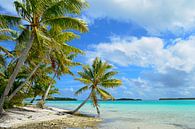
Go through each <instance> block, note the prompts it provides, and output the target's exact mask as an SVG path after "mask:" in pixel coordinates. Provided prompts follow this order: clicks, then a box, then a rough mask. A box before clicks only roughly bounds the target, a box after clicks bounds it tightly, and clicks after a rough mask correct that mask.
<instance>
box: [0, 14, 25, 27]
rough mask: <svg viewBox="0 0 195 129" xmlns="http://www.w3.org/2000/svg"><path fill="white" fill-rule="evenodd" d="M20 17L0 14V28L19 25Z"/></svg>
mask: <svg viewBox="0 0 195 129" xmlns="http://www.w3.org/2000/svg"><path fill="white" fill-rule="evenodd" d="M20 22H21V18H20V17H16V16H9V15H3V14H0V28H8V27H9V26H11V27H12V26H15V25H19V24H20Z"/></svg>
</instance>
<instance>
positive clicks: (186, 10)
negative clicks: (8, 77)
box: [0, 0, 195, 99]
mask: <svg viewBox="0 0 195 129" xmlns="http://www.w3.org/2000/svg"><path fill="white" fill-rule="evenodd" d="M11 1H13V0H0V6H1V8H3V9H1V12H3V13H5V12H6V13H10V14H14V12H13V11H14V9H13V5H12V4H11ZM88 2H89V3H90V8H89V9H87V10H85V11H84V12H83V14H82V16H81V17H82V18H83V19H85V20H86V21H87V22H88V24H89V29H90V31H89V32H88V33H86V34H82V35H81V38H80V39H79V40H74V41H73V42H71V43H70V44H71V45H73V46H75V47H78V48H80V49H82V50H84V51H85V52H86V55H85V56H79V58H77V60H78V61H81V62H82V63H91V61H92V60H93V59H94V58H95V57H96V56H99V57H101V58H102V59H103V60H106V61H108V62H110V63H111V64H113V65H114V69H116V70H117V71H119V74H118V75H117V77H118V78H120V79H121V80H122V81H123V85H122V86H121V87H119V88H117V89H111V90H109V91H110V92H111V93H112V94H113V95H114V96H115V97H116V98H120V97H129V98H141V99H158V98H160V97H195V78H194V76H195V54H194V52H195V33H194V32H195V8H194V5H195V1H194V0H188V1H186V0H171V1H170V0H158V1H157V0H106V1H105V0H88ZM0 45H4V46H6V47H8V48H13V47H14V45H13V44H12V43H0ZM78 70H81V68H80V67H77V68H74V69H73V71H74V72H75V73H76V71H78ZM56 86H57V87H58V88H60V91H61V95H60V96H66V97H75V96H74V92H75V91H76V90H77V89H78V88H80V87H81V86H82V84H81V83H79V82H76V81H74V80H73V78H72V77H71V76H68V75H66V76H63V77H62V78H61V79H60V80H57V84H56ZM86 94H87V93H86ZM86 94H84V95H81V96H79V97H78V98H79V99H83V98H84V97H85V96H86Z"/></svg>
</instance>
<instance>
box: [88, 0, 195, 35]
mask: <svg viewBox="0 0 195 129" xmlns="http://www.w3.org/2000/svg"><path fill="white" fill-rule="evenodd" d="M89 3H90V5H91V6H90V9H89V10H88V12H87V13H88V16H89V17H92V18H104V17H108V18H112V19H116V20H121V21H134V22H136V23H138V24H139V25H141V26H143V27H145V28H146V29H147V30H149V31H150V32H151V33H159V31H160V32H162V31H167V30H169V31H172V32H175V33H183V32H185V31H186V30H191V29H192V28H194V27H195V24H194V23H195V8H194V5H195V1H194V0H89Z"/></svg>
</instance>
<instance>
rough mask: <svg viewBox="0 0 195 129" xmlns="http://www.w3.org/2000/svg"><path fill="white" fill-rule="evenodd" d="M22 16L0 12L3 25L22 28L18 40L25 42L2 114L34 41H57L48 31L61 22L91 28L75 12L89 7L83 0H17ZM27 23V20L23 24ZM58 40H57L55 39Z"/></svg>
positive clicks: (0, 106) (68, 26) (80, 28)
mask: <svg viewBox="0 0 195 129" xmlns="http://www.w3.org/2000/svg"><path fill="white" fill-rule="evenodd" d="M14 5H15V8H16V11H17V13H18V16H9V15H3V14H0V21H1V22H0V28H10V27H13V26H16V27H18V25H20V26H19V27H20V28H22V32H21V34H20V36H19V38H18V43H21V44H23V45H24V47H23V48H22V51H21V53H20V57H19V59H18V61H17V64H16V66H15V69H14V70H13V73H12V75H11V76H10V77H9V81H8V83H7V86H6V87H5V90H4V92H3V94H2V95H1V98H0V115H2V113H3V105H4V101H5V98H7V96H8V94H9V91H10V89H11V88H12V87H13V83H14V81H15V79H16V76H17V75H18V73H19V72H20V69H21V67H22V66H23V64H24V62H25V60H26V58H27V56H28V53H29V51H30V49H31V47H32V46H33V45H34V44H36V43H37V44H39V45H40V46H44V45H46V46H49V45H50V44H52V43H54V41H53V40H52V39H51V38H50V37H49V36H48V35H47V34H46V31H47V29H48V28H53V27H55V26H58V27H59V28H60V29H62V30H64V31H67V30H78V31H80V32H87V31H88V29H87V26H86V23H85V22H84V21H82V20H80V19H78V18H73V17H70V16H74V15H75V14H76V15H77V14H80V13H81V10H82V9H83V8H85V7H87V4H86V2H83V0H22V2H20V1H15V2H14ZM22 23H23V24H22ZM55 43H57V42H56V41H55Z"/></svg>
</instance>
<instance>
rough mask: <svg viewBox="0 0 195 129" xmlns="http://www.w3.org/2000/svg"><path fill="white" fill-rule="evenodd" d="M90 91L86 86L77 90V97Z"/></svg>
mask: <svg viewBox="0 0 195 129" xmlns="http://www.w3.org/2000/svg"><path fill="white" fill-rule="evenodd" d="M88 89H89V87H88V86H84V87H82V88H81V89H79V90H77V91H76V92H75V95H79V94H82V93H83V92H85V91H86V90H88Z"/></svg>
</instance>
